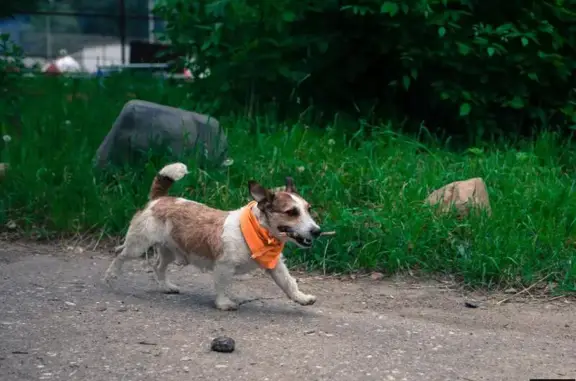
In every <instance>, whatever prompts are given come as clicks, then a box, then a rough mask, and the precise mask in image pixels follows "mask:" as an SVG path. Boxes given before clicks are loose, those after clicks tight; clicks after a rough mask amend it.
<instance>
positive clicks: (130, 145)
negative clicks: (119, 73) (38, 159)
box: [95, 100, 228, 168]
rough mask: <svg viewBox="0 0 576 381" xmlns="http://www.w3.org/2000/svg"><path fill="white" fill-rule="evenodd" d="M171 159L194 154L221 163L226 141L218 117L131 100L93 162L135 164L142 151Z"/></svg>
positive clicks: (204, 159) (99, 163)
mask: <svg viewBox="0 0 576 381" xmlns="http://www.w3.org/2000/svg"><path fill="white" fill-rule="evenodd" d="M151 149H152V150H154V154H161V155H164V156H168V157H170V158H171V159H175V158H179V157H180V158H181V157H182V156H183V155H185V156H186V157H190V158H191V157H194V158H197V159H199V160H201V161H202V163H198V164H199V165H203V164H206V163H207V162H210V163H212V164H216V165H220V164H222V163H223V162H224V160H225V159H226V155H227V152H228V143H227V139H226V136H225V134H224V132H223V130H222V128H221V127H220V123H219V122H218V120H216V119H214V118H212V117H209V116H206V115H202V114H198V113H196V112H192V111H186V110H182V109H178V108H174V107H170V106H164V105H161V104H157V103H152V102H147V101H142V100H131V101H129V102H127V103H126V104H125V105H124V108H123V109H122V111H121V112H120V115H119V116H118V118H117V119H116V121H115V122H114V125H113V126H112V129H111V130H110V132H109V133H108V135H107V136H106V138H105V139H104V141H103V142H102V144H101V145H100V147H99V148H98V151H97V152H96V160H95V165H96V166H98V167H100V168H104V167H106V166H108V165H109V164H114V165H124V164H128V163H130V164H135V161H138V160H141V159H142V158H143V157H145V154H144V155H143V153H145V152H149V151H150V150H151Z"/></svg>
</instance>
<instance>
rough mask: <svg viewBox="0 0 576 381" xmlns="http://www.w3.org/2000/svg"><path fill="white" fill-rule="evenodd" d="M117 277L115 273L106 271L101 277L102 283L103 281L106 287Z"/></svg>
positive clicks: (112, 283) (110, 285)
mask: <svg viewBox="0 0 576 381" xmlns="http://www.w3.org/2000/svg"><path fill="white" fill-rule="evenodd" d="M117 279H118V275H117V274H114V273H113V272H109V271H107V272H106V274H104V277H103V278H102V283H104V284H105V285H106V286H108V287H112V286H113V285H114V282H116V280H117Z"/></svg>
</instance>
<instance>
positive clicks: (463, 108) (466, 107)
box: [460, 103, 472, 116]
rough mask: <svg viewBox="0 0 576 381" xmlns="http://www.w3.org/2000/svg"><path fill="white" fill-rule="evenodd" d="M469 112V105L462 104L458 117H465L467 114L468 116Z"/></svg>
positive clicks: (470, 108)
mask: <svg viewBox="0 0 576 381" xmlns="http://www.w3.org/2000/svg"><path fill="white" fill-rule="evenodd" d="M471 110H472V106H470V103H462V104H461V105H460V116H467V115H468V114H470V111H471Z"/></svg>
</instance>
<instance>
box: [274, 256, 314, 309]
mask: <svg viewBox="0 0 576 381" xmlns="http://www.w3.org/2000/svg"><path fill="white" fill-rule="evenodd" d="M266 271H267V272H268V273H269V274H270V276H271V277H272V279H274V282H276V284H277V285H278V286H279V287H280V288H281V289H282V291H284V292H285V293H286V295H287V296H288V297H289V298H290V299H292V300H293V301H295V302H296V303H298V304H301V305H303V306H309V305H312V304H314V303H315V302H316V297H315V296H314V295H308V294H304V293H303V292H302V291H300V290H299V289H298V283H296V279H294V278H293V277H292V275H290V272H289V271H288V268H287V267H286V265H285V264H284V261H283V260H282V259H281V260H280V261H278V264H277V265H276V267H275V268H273V269H272V270H266Z"/></svg>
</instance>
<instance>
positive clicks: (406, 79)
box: [402, 75, 410, 90]
mask: <svg viewBox="0 0 576 381" xmlns="http://www.w3.org/2000/svg"><path fill="white" fill-rule="evenodd" d="M402 84H403V85H404V88H405V89H406V90H408V89H409V88H410V77H408V76H407V75H405V76H404V77H402Z"/></svg>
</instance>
